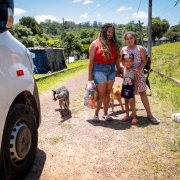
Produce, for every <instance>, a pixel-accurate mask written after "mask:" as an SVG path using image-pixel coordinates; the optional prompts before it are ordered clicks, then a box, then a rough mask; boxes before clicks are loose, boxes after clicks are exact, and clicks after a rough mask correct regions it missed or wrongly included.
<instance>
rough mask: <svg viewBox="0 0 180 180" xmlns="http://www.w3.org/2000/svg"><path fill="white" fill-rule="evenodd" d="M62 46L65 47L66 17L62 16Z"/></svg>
mask: <svg viewBox="0 0 180 180" xmlns="http://www.w3.org/2000/svg"><path fill="white" fill-rule="evenodd" d="M62 20H63V22H62V48H63V47H64V18H62Z"/></svg>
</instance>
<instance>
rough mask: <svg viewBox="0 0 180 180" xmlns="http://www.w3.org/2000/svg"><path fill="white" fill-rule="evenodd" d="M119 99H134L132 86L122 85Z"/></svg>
mask: <svg viewBox="0 0 180 180" xmlns="http://www.w3.org/2000/svg"><path fill="white" fill-rule="evenodd" d="M121 97H123V98H126V99H130V98H134V85H123V86H122V91H121Z"/></svg>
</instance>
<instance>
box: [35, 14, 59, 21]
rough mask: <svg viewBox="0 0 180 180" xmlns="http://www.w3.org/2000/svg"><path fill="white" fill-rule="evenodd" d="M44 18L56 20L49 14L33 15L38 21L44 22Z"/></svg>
mask: <svg viewBox="0 0 180 180" xmlns="http://www.w3.org/2000/svg"><path fill="white" fill-rule="evenodd" d="M46 19H50V20H51V21H58V20H57V19H56V18H55V17H54V16H51V15H40V16H36V17H35V20H36V21H37V22H38V23H40V22H45V20H46Z"/></svg>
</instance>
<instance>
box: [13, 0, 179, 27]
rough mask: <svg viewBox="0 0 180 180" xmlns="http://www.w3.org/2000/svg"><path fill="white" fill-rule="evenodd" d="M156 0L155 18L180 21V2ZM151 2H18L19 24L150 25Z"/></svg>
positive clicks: (76, 0) (153, 1) (153, 14)
mask: <svg viewBox="0 0 180 180" xmlns="http://www.w3.org/2000/svg"><path fill="white" fill-rule="evenodd" d="M177 1H178V0H152V17H160V18H161V20H162V19H166V20H168V21H169V24H170V26H173V25H177V24H178V23H179V22H180V1H179V2H178V4H177V5H176V6H175V7H174V5H175V4H176V2H177ZM148 2H149V0H30V1H29V0H15V1H14V7H15V11H14V12H15V24H16V23H18V22H19V19H20V18H22V17H23V16H25V17H26V16H30V17H34V18H35V19H36V20H37V21H38V22H43V21H44V20H45V19H51V20H53V21H58V22H60V23H61V22H62V18H64V20H65V21H67V20H70V21H73V22H75V23H76V24H78V23H82V22H87V21H90V22H91V23H93V21H97V22H102V23H106V22H110V23H113V22H114V23H117V24H127V23H128V22H130V21H135V22H136V23H137V22H138V20H140V22H142V23H144V25H147V24H148Z"/></svg>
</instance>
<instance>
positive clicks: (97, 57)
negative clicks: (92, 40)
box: [94, 39, 116, 64]
mask: <svg viewBox="0 0 180 180" xmlns="http://www.w3.org/2000/svg"><path fill="white" fill-rule="evenodd" d="M96 45H97V48H96V52H95V57H94V64H113V63H115V58H116V49H115V47H114V45H113V43H112V42H111V44H110V46H111V52H112V58H109V59H106V60H105V59H104V56H102V51H101V49H100V42H99V39H96Z"/></svg>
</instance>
